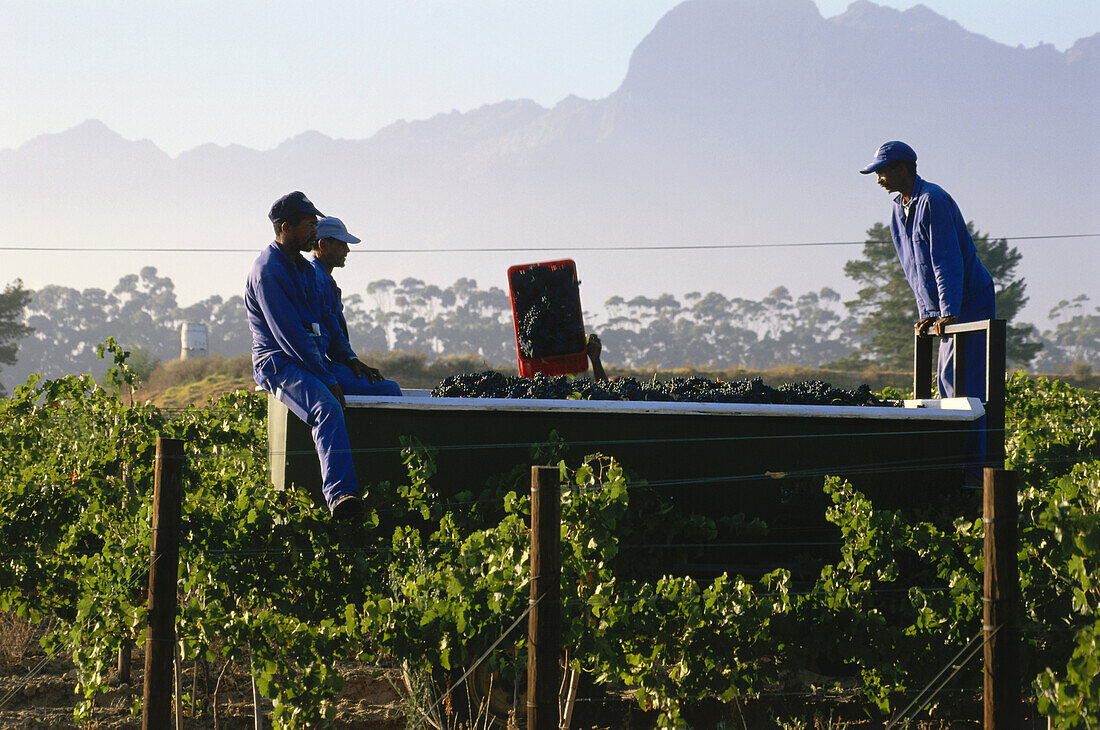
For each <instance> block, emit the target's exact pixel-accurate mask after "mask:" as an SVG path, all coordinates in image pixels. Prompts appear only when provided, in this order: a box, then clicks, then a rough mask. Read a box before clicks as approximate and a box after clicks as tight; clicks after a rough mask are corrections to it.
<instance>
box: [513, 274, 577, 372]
mask: <svg viewBox="0 0 1100 730" xmlns="http://www.w3.org/2000/svg"><path fill="white" fill-rule="evenodd" d="M510 283H511V287H512V295H513V297H514V298H515V303H516V325H517V335H518V337H517V339H518V341H519V350H520V352H521V353H522V354H523V356H524V357H527V358H540V357H552V356H554V355H566V354H569V353H575V352H583V351H584V344H585V340H584V326H583V324H582V323H581V299H580V289H579V285H580V282H579V281H577V277H576V274H575V273H574V271H573V269H571V268H568V267H564V266H562V267H559V268H556V269H552V268H550V267H549V266H532V267H531V268H529V269H524V270H523V271H516V272H514V273H513V274H512V277H511V282H510Z"/></svg>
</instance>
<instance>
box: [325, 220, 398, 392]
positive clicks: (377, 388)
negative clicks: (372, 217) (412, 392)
mask: <svg viewBox="0 0 1100 730" xmlns="http://www.w3.org/2000/svg"><path fill="white" fill-rule="evenodd" d="M359 242H360V239H359V238H356V237H355V236H353V235H351V234H350V233H348V229H347V226H345V225H344V222H343V221H341V220H340V219H339V218H335V217H328V218H322V219H321V220H319V221H317V237H316V239H315V240H314V242H313V259H312V260H310V262H309V264H310V267H311V268H312V271H313V275H314V278H315V280H316V291H317V302H318V313H319V314H320V317H321V328H322V331H323V332H324V341H323V342H322V343H321V344H322V348H323V352H324V353H325V355H326V356H327V358H328V361H329V369H330V370H332V372H333V374H334V375H335V376H336V380H337V382H338V383H339V384H340V387H341V389H343V391H344V393H345V394H347V395H401V388H400V387H399V386H398V385H397V383H395V382H394V381H392V380H385V379H383V378H382V373H381V372H379V370H378V369H377V368H373V367H371V366H369V365H367V364H365V363H363V362H362V361H361V360H360V359H359V357H358V356H357V355H356V354H355V350H353V349H352V347H351V343H350V342H349V341H348V323H347V320H346V319H344V303H343V300H342V299H341V295H340V287H338V286H336V280H335V279H333V278H332V270H333V269H335V268H337V267H342V266H344V263H345V261H346V260H347V257H348V244H350V243H359Z"/></svg>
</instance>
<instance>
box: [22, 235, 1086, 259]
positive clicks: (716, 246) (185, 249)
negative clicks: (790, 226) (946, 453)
mask: <svg viewBox="0 0 1100 730" xmlns="http://www.w3.org/2000/svg"><path fill="white" fill-rule="evenodd" d="M1098 237H1100V233H1059V234H1045V235H1036V236H996V237H993V236H991V238H993V239H994V240H997V241H1001V240H1004V241H1046V240H1069V239H1077V238H1098ZM866 243H868V241H867V240H859V241H800V242H768V243H765V242H760V243H673V244H654V245H630V244H626V245H614V244H611V245H595V246H582V245H561V246H500V247H490V246H456V247H451V248H427V247H422V248H372V249H370V253H371V254H379V253H397V254H407V253H432V254H439V253H512V252H539V251H702V250H733V249H750V248H806V247H817V246H862V245H864V244H866ZM257 250H258V249H256V248H205V247H195V246H167V247H161V248H157V247H152V246H103V247H93V246H15V245H5V246H0V251H35V252H44V251H51V252H65V253H79V252H87V253H100V252H107V253H253V254H254V253H256V252H257Z"/></svg>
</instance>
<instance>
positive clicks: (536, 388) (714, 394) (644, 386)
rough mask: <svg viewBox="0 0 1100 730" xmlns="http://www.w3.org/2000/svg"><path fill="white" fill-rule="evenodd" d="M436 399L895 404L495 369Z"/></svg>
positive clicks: (459, 378) (867, 394)
mask: <svg viewBox="0 0 1100 730" xmlns="http://www.w3.org/2000/svg"><path fill="white" fill-rule="evenodd" d="M432 395H433V396H435V397H437V398H547V399H565V398H570V399H579V400H625V401H670V402H678V403H766V404H779V405H814V406H820V405H842V406H884V405H897V404H896V403H893V402H887V401H883V400H881V399H879V398H877V397H876V396H875V395H874V394H873V393H872V392H871V389H870V387H868V386H867V385H861V386H859V388H857V389H856V390H855V391H851V390H844V389H842V388H834V387H832V386H831V385H829V383H825V382H822V381H820V380H809V381H806V382H802V383H789V384H786V385H781V386H779V387H778V388H773V387H771V386H770V385H765V384H764V382H763V381H762V380H761V379H760V378H752V379H751V380H732V381H725V380H710V379H708V378H700V377H693V378H672V379H671V380H667V381H662V382H657V381H653V382H649V383H644V382H642V381H639V380H637V379H636V378H631V377H621V378H615V379H614V380H605V381H600V382H594V381H592V380H590V379H588V378H571V377H569V376H568V375H557V376H546V375H543V374H542V373H539V374H537V375H535V377H533V378H521V377H519V376H515V375H504V374H502V373H498V372H496V371H494V370H486V371H485V372H481V373H464V374H462V375H452V376H450V377H449V378H446V379H444V380H443V381H441V382H440V383H439V385H437V386H436V387H435V389H434V390H432Z"/></svg>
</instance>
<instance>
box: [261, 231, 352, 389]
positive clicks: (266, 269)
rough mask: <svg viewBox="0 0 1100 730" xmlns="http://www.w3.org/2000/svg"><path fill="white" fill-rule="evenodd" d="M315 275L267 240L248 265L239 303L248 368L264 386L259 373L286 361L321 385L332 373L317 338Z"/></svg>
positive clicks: (330, 381) (329, 380) (328, 381)
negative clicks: (248, 333)
mask: <svg viewBox="0 0 1100 730" xmlns="http://www.w3.org/2000/svg"><path fill="white" fill-rule="evenodd" d="M315 289H316V279H315V277H314V275H313V270H312V269H311V268H310V266H309V264H308V263H307V262H306V260H305V259H304V258H302V256H301V255H300V254H295V255H294V257H293V258H292V257H290V256H287V254H286V253H285V252H284V251H283V250H282V249H281V248H279V244H278V243H275V242H272V243H271V245H269V246H268V247H267V248H265V249H264V250H263V251H262V252H261V253H260V255H259V257H257V259H256V261H255V262H254V263H253V264H252V269H251V271H249V274H248V282H247V284H246V285H245V295H244V305H245V310H246V311H247V312H248V327H249V329H250V330H252V368H253V371H254V375H255V378H256V382H257V383H259V384H260V385H263V386H264V387H268V384H267V383H265V382H264V381H265V379H266V378H265V377H264V373H265V371H266V370H267V369H268V368H274V369H275V370H277V369H278V367H279V362H280V361H281V360H291V361H293V362H296V363H297V364H298V365H300V366H301V367H303V368H305V369H306V370H308V371H309V372H311V373H313V374H314V375H316V376H317V378H319V379H320V380H321V382H322V383H324V384H325V385H326V386H331V385H335V384H336V376H335V375H333V374H332V372H331V371H330V370H329V368H328V365H326V364H325V360H324V356H323V353H322V351H321V348H320V345H319V343H318V340H319V339H320V337H321V335H322V329H321V324H320V316H319V313H318V310H317V305H316V291H315Z"/></svg>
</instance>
